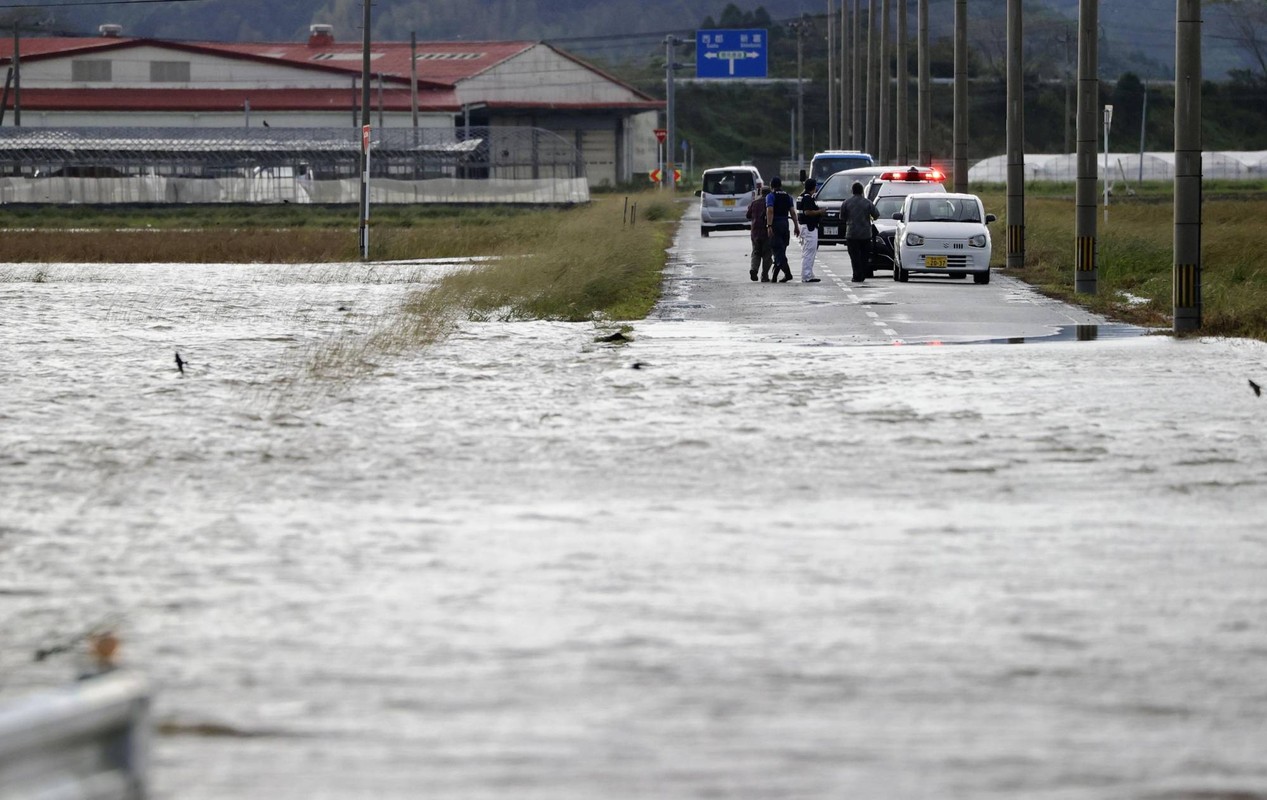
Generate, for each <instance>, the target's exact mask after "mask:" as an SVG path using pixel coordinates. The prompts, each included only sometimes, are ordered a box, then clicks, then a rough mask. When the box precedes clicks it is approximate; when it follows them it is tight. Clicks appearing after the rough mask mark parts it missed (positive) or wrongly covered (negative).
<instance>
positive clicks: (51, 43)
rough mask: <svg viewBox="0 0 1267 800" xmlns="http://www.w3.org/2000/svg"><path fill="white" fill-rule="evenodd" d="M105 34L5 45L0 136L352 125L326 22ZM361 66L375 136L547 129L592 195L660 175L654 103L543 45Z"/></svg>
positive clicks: (440, 47)
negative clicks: (292, 31)
mask: <svg viewBox="0 0 1267 800" xmlns="http://www.w3.org/2000/svg"><path fill="white" fill-rule="evenodd" d="M101 33H102V35H101V36H99V37H80V38H40V37H27V38H22V39H21V40H20V41H19V42H18V53H17V57H16V58H15V53H14V41H13V40H12V39H9V37H4V38H3V39H0V73H2V74H7V76H8V80H7V81H6V88H5V91H4V95H3V103H2V104H0V113H3V114H4V117H3V119H2V120H0V127H4V128H9V127H12V126H14V125H20V126H22V127H23V128H46V129H75V130H79V131H80V132H82V130H83V129H85V128H97V127H102V128H111V129H121V128H137V129H140V128H146V129H154V128H180V129H204V128H284V129H298V128H321V129H327V130H329V129H340V128H341V129H344V130H357V129H359V126H360V123H361V117H362V113H363V111H362V108H361V102H362V101H361V98H362V94H363V87H362V86H361V74H362V57H363V50H362V45H361V43H360V42H355V43H346V44H345V43H340V42H338V41H336V39H335V35H334V31H333V30H331V28H330V26H327V25H313V26H312V28H311V32H310V35H309V37H308V39H307V41H300V42H293V43H246V44H226V43H195V42H175V41H160V40H154V39H139V38H129V37H126V36H124V35H123V32H122V31H121V30H120V29H119V28H118V26H111V25H103V26H102V28H101ZM15 62H16V63H15ZM370 63H371V67H370V69H371V85H370V98H371V99H370V106H371V108H370V120H371V124H372V125H373V126H374V128H375V129H384V130H388V131H390V130H391V129H397V128H401V129H404V128H415V127H416V128H421V129H429V130H436V129H440V130H445V129H447V130H450V131H453V132H454V134H453V138H454V139H455V140H463V139H466V138H468V137H467V136H466V135H464V134H462V133H460V131H461V130H462V129H467V128H481V129H487V130H492V131H496V130H498V129H508V128H537V129H544V130H546V131H550V132H552V133H553V134H556V135H557V136H558V137H560V138H561V139H562V140H563V141H565V142H567V143H570V144H571V145H572V146H574V148H575V152H576V154H577V156H576V159H577V160H578V162H579V163H578V165H577V169H576V172H577V173H578V174H581V175H583V176H584V178H585V179H586V180H587V182H588V185H589V186H590V187H600V186H604V185H615V184H618V183H624V182H629V181H633V180H637V179H639V178H640V177H641V176H644V175H645V174H646V173H647V172H648V171H649V170H651V169H652V168H654V166H655V162H656V156H657V154H656V148H657V145H656V139H655V133H654V130H655V128H656V127H657V121H658V118H659V112H660V110H661V108H662V107H663V102H662V101H660V100H657V99H655V98H653V97H651V96H649V95H646V94H644V93H642V92H640V91H638V90H636V89H634V88H633V87H631V86H629V85H627V84H625V83H622V82H621V81H619V80H617V79H615V78H613V77H612V76H610V75H607V74H606V73H604V72H602V71H601V70H598V69H596V68H595V67H593V66H591V65H589V64H587V63H585V62H583V61H581V60H579V59H577V58H575V57H573V56H571V55H570V54H568V53H566V52H564V51H562V50H559V49H557V48H555V47H552V46H550V45H548V44H543V43H539V42H426V43H421V42H420V43H418V44H417V45H416V47H415V46H414V45H411V43H409V42H375V43H373V44H372V45H371V48H370ZM411 64H416V71H415V70H414V69H413V68H411ZM415 76H416V77H415ZM497 155H500V151H499V152H498V153H494V156H497ZM506 156H507V157H508V158H510V159H511V160H514V161H520V160H522V159H521V158H518V157H516V156H515V155H514V154H510V153H507V154H506Z"/></svg>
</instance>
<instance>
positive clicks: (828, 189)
mask: <svg viewBox="0 0 1267 800" xmlns="http://www.w3.org/2000/svg"><path fill="white" fill-rule="evenodd" d="M853 184H854V179H853V178H850V177H848V176H845V175H833V176H831V177H830V178H828V179H827V182H826V183H824V184H823V185H822V186H821V187H819V189H818V194H816V195H814V199H815V200H818V201H823V200H848V199H849V195H850V194H852V193H853Z"/></svg>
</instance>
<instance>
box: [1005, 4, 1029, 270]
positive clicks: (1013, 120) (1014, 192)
mask: <svg viewBox="0 0 1267 800" xmlns="http://www.w3.org/2000/svg"><path fill="white" fill-rule="evenodd" d="M1023 31H1024V24H1023V21H1022V17H1021V0H1007V267H1008V269H1019V268H1021V267H1023V266H1025V90H1024V73H1023V72H1022V71H1021V64H1022V63H1023V62H1022V48H1023V44H1022V38H1021V37H1022V33H1023Z"/></svg>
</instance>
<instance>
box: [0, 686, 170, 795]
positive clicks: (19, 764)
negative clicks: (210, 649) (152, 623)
mask: <svg viewBox="0 0 1267 800" xmlns="http://www.w3.org/2000/svg"><path fill="white" fill-rule="evenodd" d="M150 700H151V694H150V688H149V685H148V683H147V682H146V681H145V680H144V678H142V677H141V676H140V675H136V674H133V673H129V672H125V671H119V672H111V673H107V674H105V675H101V676H98V677H94V678H89V679H87V680H84V681H79V682H77V683H74V684H70V685H68V686H65V687H63V688H60V689H55V690H50V691H46V692H41V693H39V694H36V695H32V696H30V697H26V698H22V699H19V700H18V701H16V702H13V703H10V704H8V705H5V706H0V800H29V798H33V797H40V798H58V800H79V799H80V798H82V799H83V800H88V798H91V799H92V800H145V798H147V797H148V796H149V781H148V774H149V751H150V730H151V723H150Z"/></svg>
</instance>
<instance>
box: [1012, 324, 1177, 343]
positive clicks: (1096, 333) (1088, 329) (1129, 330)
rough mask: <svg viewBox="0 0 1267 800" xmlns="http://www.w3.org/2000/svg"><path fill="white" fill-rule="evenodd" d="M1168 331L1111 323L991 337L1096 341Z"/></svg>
mask: <svg viewBox="0 0 1267 800" xmlns="http://www.w3.org/2000/svg"><path fill="white" fill-rule="evenodd" d="M1167 332H1168V331H1163V330H1153V329H1150V328H1141V327H1140V326H1138V325H1123V324H1117V323H1109V324H1105V325H1066V326H1063V327H1058V328H1053V329H1052V332H1051V333H1050V334H1049V335H1046V336H1032V337H1024V336H1014V337H1010V338H1007V339H990V340H989V341H988V343H990V344H1000V343H1003V344H1025V343H1026V342H1039V343H1051V342H1094V341H1096V340H1098V339H1129V338H1133V337H1136V336H1148V335H1149V334H1156V333H1167Z"/></svg>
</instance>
